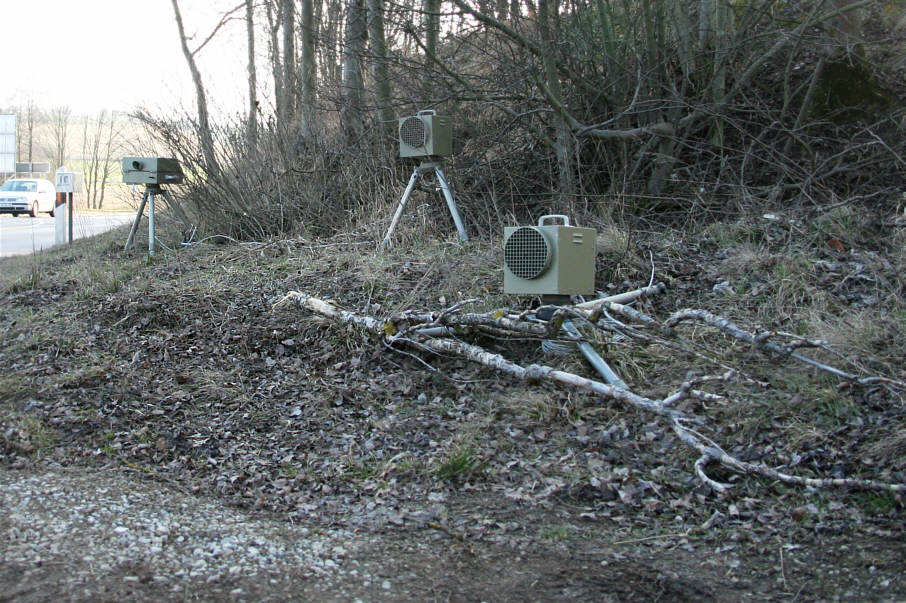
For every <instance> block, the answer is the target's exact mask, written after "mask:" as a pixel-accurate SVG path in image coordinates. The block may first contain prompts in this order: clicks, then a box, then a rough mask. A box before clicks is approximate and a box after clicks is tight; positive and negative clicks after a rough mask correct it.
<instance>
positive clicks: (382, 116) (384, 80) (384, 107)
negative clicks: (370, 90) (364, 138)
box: [367, 0, 394, 134]
mask: <svg viewBox="0 0 906 603" xmlns="http://www.w3.org/2000/svg"><path fill="white" fill-rule="evenodd" d="M367 7H368V41H369V43H370V44H371V77H372V79H373V80H374V94H375V100H376V104H377V109H378V121H379V122H380V127H379V131H381V132H383V133H384V134H390V133H392V132H393V123H394V115H393V107H392V106H391V104H390V103H391V99H390V94H391V92H390V77H389V76H388V74H387V43H386V41H385V39H384V0H367Z"/></svg>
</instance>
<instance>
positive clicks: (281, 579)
mask: <svg viewBox="0 0 906 603" xmlns="http://www.w3.org/2000/svg"><path fill="white" fill-rule="evenodd" d="M0 509H2V511H0V538H2V540H0V546H2V550H0V559H2V564H3V566H4V568H6V569H5V570H4V572H5V573H6V574H10V572H11V568H15V570H16V573H17V574H18V575H19V576H20V577H21V578H20V579H19V580H18V582H19V583H18V584H16V585H13V587H14V588H13V589H12V590H10V589H9V588H7V589H6V592H5V593H4V595H9V596H12V598H19V597H24V598H26V599H27V598H28V595H29V593H30V592H31V591H32V590H33V589H35V588H37V591H36V592H40V593H41V594H40V595H39V596H37V599H39V600H43V599H44V596H46V595H47V594H48V592H47V590H48V589H47V588H46V586H47V584H48V583H53V582H54V581H56V583H57V584H58V585H59V594H61V595H65V596H66V597H67V598H69V597H72V598H85V599H89V598H93V597H95V596H98V595H102V596H103V595H104V594H105V593H106V595H107V596H111V597H113V596H114V595H115V594H116V593H120V594H127V591H129V588H130V585H134V588H135V589H137V590H136V591H135V592H134V594H139V593H141V592H144V593H145V594H150V593H154V592H156V593H158V595H160V594H163V593H167V592H169V593H173V595H176V594H180V595H185V594H186V592H187V591H188V590H191V591H198V589H199V588H201V587H203V586H204V585H209V588H210V590H206V591H203V593H204V594H206V595H210V597H211V598H218V596H223V595H226V596H227V597H228V598H240V599H241V598H244V596H246V595H250V596H252V597H253V598H255V599H258V598H260V595H262V594H267V593H270V594H271V595H273V596H278V593H279V592H280V591H281V590H282V589H283V588H284V587H286V588H291V587H292V583H293V582H295V583H296V584H297V585H298V584H299V582H300V581H301V582H302V583H307V584H308V585H309V586H311V587H313V588H315V589H316V590H322V589H323V590H325V591H333V593H334V595H336V596H339V594H340V593H339V592H337V591H336V590H333V588H332V586H333V585H334V583H339V582H344V583H349V582H352V583H358V584H359V586H360V587H361V588H363V589H364V590H365V591H366V592H367V591H371V592H374V591H375V590H377V592H378V593H380V591H389V590H390V589H391V588H392V585H391V584H390V583H389V582H388V581H386V580H383V579H380V580H378V582H377V583H376V584H372V581H371V579H370V578H369V577H368V576H367V575H360V573H359V570H358V569H357V568H356V566H357V565H358V563H357V562H356V561H355V560H353V559H348V558H347V557H348V556H349V555H351V554H354V553H355V550H354V549H351V548H350V547H351V546H354V545H353V544H352V543H353V542H354V539H353V534H352V533H350V532H348V531H344V530H321V529H319V530H317V531H312V530H310V529H309V528H306V527H302V526H291V525H288V524H287V523H285V522H282V521H276V520H273V519H269V518H267V517H266V516H262V517H255V516H253V515H252V514H249V513H247V512H244V511H242V510H240V509H236V508H230V507H225V506H223V505H222V504H217V503H216V502H213V501H209V500H205V499H204V498H201V497H196V496H191V495H187V494H183V493H180V492H178V491H174V490H172V489H168V488H166V487H165V486H162V485H161V484H157V483H154V482H151V481H149V480H145V479H141V478H136V477H132V476H129V475H126V474H123V473H120V472H114V471H85V470H81V471H78V472H75V471H70V470H66V469H51V470H47V471H43V470H41V471H38V472H36V471H34V470H32V469H29V470H25V471H16V470H9V469H6V468H3V469H0ZM54 576H56V578H55V577H54ZM63 576H65V580H64V579H63ZM4 580H5V581H6V582H7V583H9V582H10V581H11V576H10V575H6V576H4ZM64 582H65V584H64ZM42 584H43V585H44V586H43V587H40V585H42ZM36 585H38V586H37V587H36ZM7 586H9V584H7ZM262 586H263V587H265V590H266V591H267V592H266V593H262V592H261V588H262ZM124 589H126V591H124ZM226 589H228V590H226ZM296 589H297V590H296V592H298V586H296ZM356 590H358V589H356ZM256 591H257V594H255V593H256ZM387 594H389V593H387ZM2 598H4V599H5V597H2ZM204 598H207V597H204ZM265 598H268V597H265ZM278 598H279V597H278Z"/></svg>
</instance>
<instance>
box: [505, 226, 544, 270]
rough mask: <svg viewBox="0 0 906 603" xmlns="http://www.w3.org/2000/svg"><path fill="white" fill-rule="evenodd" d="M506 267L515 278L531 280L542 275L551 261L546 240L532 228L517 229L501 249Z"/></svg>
mask: <svg viewBox="0 0 906 603" xmlns="http://www.w3.org/2000/svg"><path fill="white" fill-rule="evenodd" d="M503 257H504V262H505V263H506V267H507V268H509V270H510V272H512V273H513V274H514V275H515V276H518V277H519V278H524V279H533V278H537V277H539V276H541V275H542V274H544V271H545V270H547V267H548V265H549V264H550V261H551V248H550V245H549V244H548V242H547V238H545V236H544V235H543V234H541V231H540V230H538V229H537V228H535V227H533V226H522V227H520V228H517V229H516V230H515V231H513V233H512V234H511V235H510V237H509V238H508V239H507V240H506V244H505V245H504V248H503Z"/></svg>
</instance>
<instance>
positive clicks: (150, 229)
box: [148, 193, 154, 257]
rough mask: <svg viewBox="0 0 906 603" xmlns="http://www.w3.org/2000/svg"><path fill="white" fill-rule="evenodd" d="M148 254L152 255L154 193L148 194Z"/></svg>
mask: <svg viewBox="0 0 906 603" xmlns="http://www.w3.org/2000/svg"><path fill="white" fill-rule="evenodd" d="M148 198H149V200H150V201H151V202H150V203H149V204H148V255H149V256H151V257H154V193H151V194H150V195H148Z"/></svg>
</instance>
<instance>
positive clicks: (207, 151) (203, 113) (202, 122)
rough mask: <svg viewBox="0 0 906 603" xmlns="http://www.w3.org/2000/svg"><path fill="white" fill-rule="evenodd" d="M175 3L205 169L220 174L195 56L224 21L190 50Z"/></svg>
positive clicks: (175, 14)
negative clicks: (193, 92)
mask: <svg viewBox="0 0 906 603" xmlns="http://www.w3.org/2000/svg"><path fill="white" fill-rule="evenodd" d="M172 2H173V14H174V16H175V17H176V27H177V28H178V29H179V42H180V44H181V45H182V53H183V56H184V57H185V58H186V63H187V64H188V65H189V71H190V72H191V73H192V82H193V83H194V84H195V104H196V110H197V111H198V124H197V126H198V136H199V138H200V139H201V153H202V156H203V157H204V163H205V169H206V170H207V172H208V174H213V175H216V174H219V173H220V166H219V165H218V163H217V157H216V155H215V153H214V136H213V135H212V134H211V124H210V122H209V119H208V101H207V98H206V96H205V90H204V84H203V83H202V81H201V72H200V71H198V65H196V64H195V55H196V54H197V53H198V51H200V50H201V49H202V48H204V46H205V44H207V42H208V41H210V40H211V38H212V37H213V36H214V33H216V31H217V29H218V28H219V27H220V25H222V24H223V21H221V22H220V24H219V25H218V26H217V28H215V30H214V33H212V34H211V35H210V36H209V37H208V38H207V39H206V40H205V41H204V42H202V43H201V45H199V46H198V48H196V49H195V50H189V42H188V39H187V38H186V31H185V28H184V27H183V23H182V14H181V13H180V12H179V3H178V2H177V0H172Z"/></svg>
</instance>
